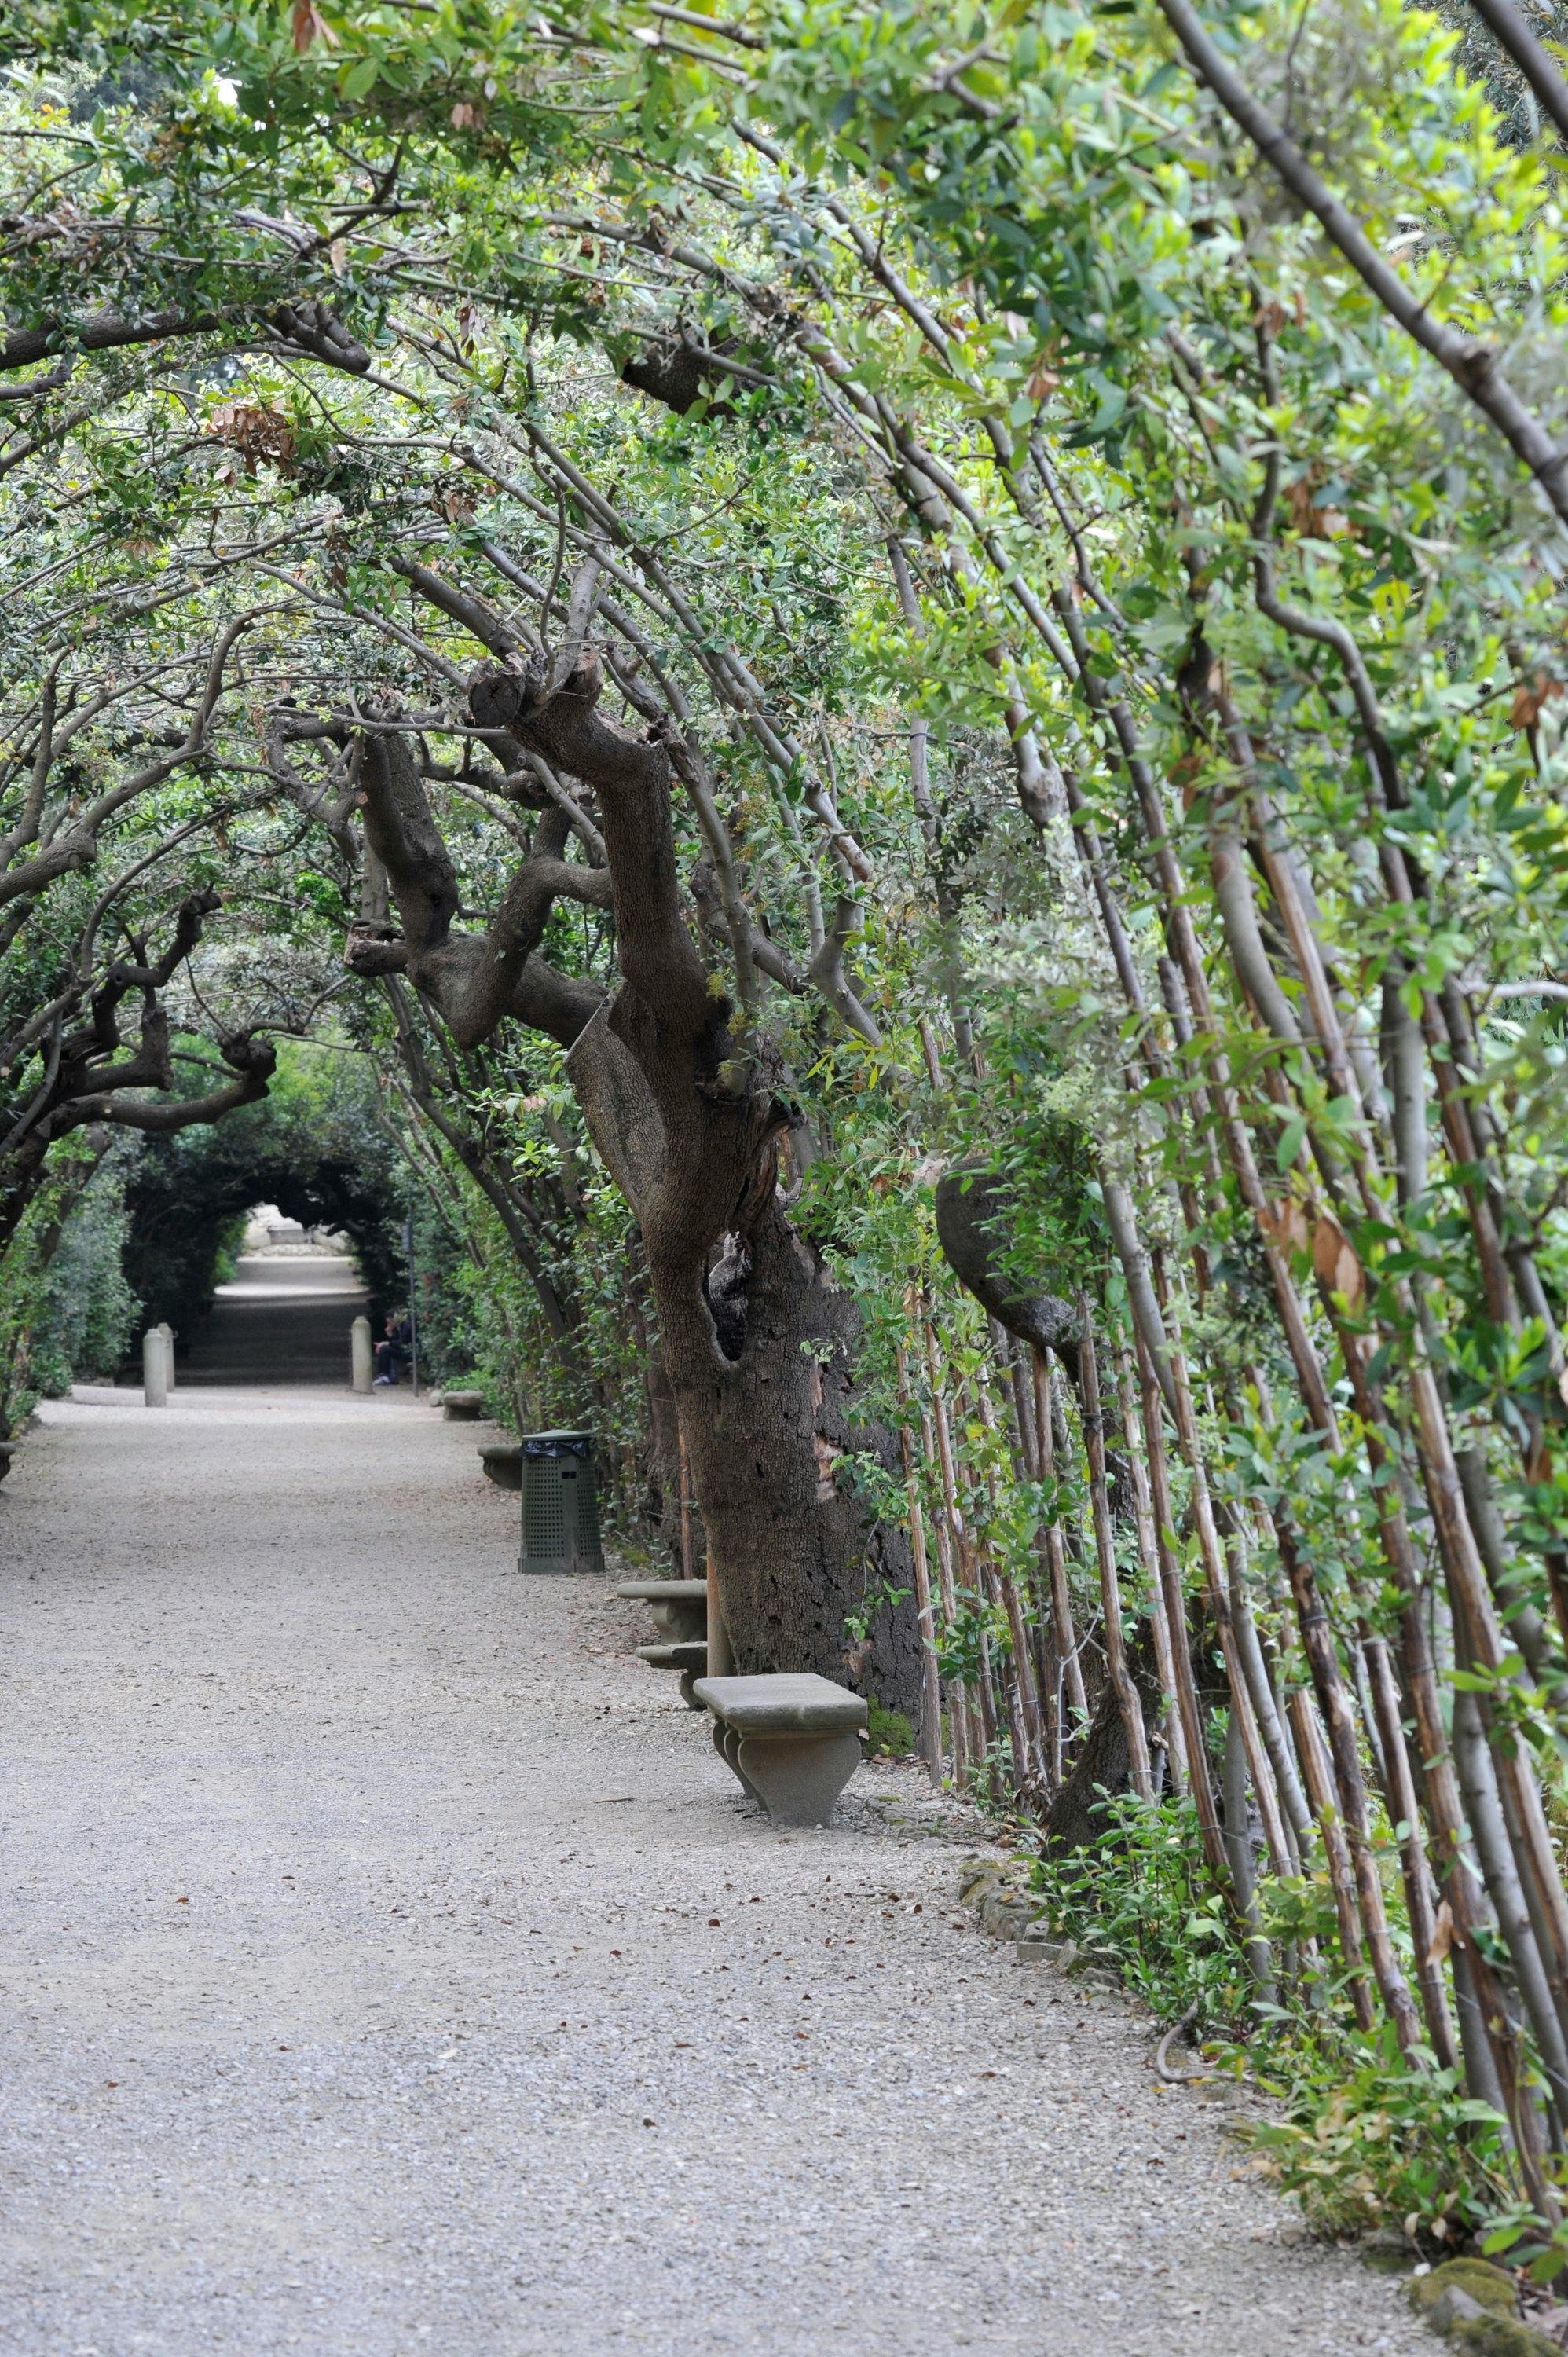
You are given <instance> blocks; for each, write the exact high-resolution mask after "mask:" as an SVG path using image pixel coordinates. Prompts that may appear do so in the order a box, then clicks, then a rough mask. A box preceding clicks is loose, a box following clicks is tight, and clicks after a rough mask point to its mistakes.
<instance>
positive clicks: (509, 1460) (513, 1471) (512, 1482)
mask: <svg viewBox="0 0 1568 2357" xmlns="http://www.w3.org/2000/svg"><path fill="white" fill-rule="evenodd" d="M479 1462H480V1464H481V1465H482V1466H483V1467H484V1469H485V1472H486V1474H487V1476H488V1477H489V1480H492V1481H493V1482H494V1483H495V1485H496V1488H497V1489H498V1490H521V1487H522V1443H521V1441H520V1440H493V1441H492V1442H491V1443H490V1445H489V1448H481V1449H480V1451H479Z"/></svg>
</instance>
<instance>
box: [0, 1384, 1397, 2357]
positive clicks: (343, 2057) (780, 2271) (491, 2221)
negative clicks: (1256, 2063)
mask: <svg viewBox="0 0 1568 2357" xmlns="http://www.w3.org/2000/svg"><path fill="white" fill-rule="evenodd" d="M45 1414H46V1428H45V1429H44V1430H43V1431H42V1432H41V1433H38V1434H35V1435H34V1436H33V1437H31V1438H30V1439H29V1440H28V1442H27V1447H26V1449H25V1451H24V1452H23V1461H22V1462H21V1463H20V1465H19V1469H18V1470H17V1471H16V1473H15V1474H14V1475H13V1476H12V1478H11V1480H9V1481H8V1482H7V1483H6V1484H5V1488H4V1490H0V1560H3V1568H0V1674H3V1675H4V1681H5V1683H4V1700H3V1706H0V1745H3V1749H4V1767H3V1773H4V1779H5V1781H4V1786H3V1789H4V1792H5V1806H4V1812H3V1816H0V1827H3V1830H0V1886H3V1896H0V2186H3V2188H4V2197H3V2203H0V2208H3V2220H4V2222H3V2226H0V2349H4V2351H5V2352H6V2357H45V2352H47V2357H125V2352H131V2351H139V2350H148V2351H153V2352H157V2357H186V2352H205V2351H209V2350H227V2351H233V2352H242V2357H266V2352H273V2351H282V2350H302V2351H306V2352H322V2353H323V2357H326V2352H330V2357H392V2352H398V2357H402V2352H420V2351H424V2350H429V2351H432V2352H441V2357H523V2352H529V2357H532V2352H540V2357H543V2352H549V2353H550V2357H602V2352H612V2351H630V2352H682V2357H685V2353H686V2352H715V2357H716V2352H761V2351H764V2350H766V2351H768V2352H783V2357H806V2352H813V2357H815V2352H822V2351H823V2350H824V2349H827V2348H829V2347H831V2346H832V2345H834V2344H836V2343H837V2342H838V2341H840V2340H841V2338H842V2341H843V2346H844V2348H845V2349H846V2350H847V2351H849V2352H854V2357H907V2352H918V2357H946V2352H950V2351H952V2350H957V2349H965V2348H973V2349H976V2350H983V2351H1013V2350H1017V2351H1028V2352H1033V2357H1089V2352H1093V2357H1108V2352H1109V2353H1110V2357H1233V2352H1240V2351H1241V2350H1246V2351H1247V2352H1251V2357H1285V2352H1291V2357H1345V2352H1348V2351H1353V2350H1358V2349H1375V2350H1383V2351H1388V2352H1395V2357H1430V2352H1431V2351H1432V2350H1433V2349H1434V2346H1435V2344H1434V2342H1432V2341H1430V2340H1429V2339H1428V2338H1427V2336H1426V2335H1425V2333H1424V2331H1423V2330H1420V2329H1419V2328H1417V2327H1416V2326H1414V2325H1413V2324H1412V2322H1411V2320H1410V2319H1409V2318H1408V2316H1407V2314H1406V2313H1405V2311H1404V2310H1403V2309H1402V2305H1401V2302H1400V2299H1399V2297H1398V2290H1397V2287H1395V2286H1393V2285H1391V2284H1389V2283H1387V2282H1386V2281H1383V2280H1380V2279H1379V2278H1378V2277H1376V2276H1371V2275H1369V2274H1368V2273H1367V2272H1366V2271H1365V2270H1364V2269H1363V2268H1362V2267H1361V2266H1359V2264H1358V2263H1357V2262H1356V2261H1355V2260H1354V2259H1353V2258H1352V2257H1351V2256H1349V2255H1344V2254H1340V2253H1337V2252H1331V2251H1324V2250H1320V2249H1318V2248H1316V2247H1314V2246H1311V2245H1305V2244H1302V2243H1301V2242H1300V2240H1299V2239H1298V2234H1297V2230H1296V2229H1295V2227H1294V2224H1293V2222H1292V2218H1291V2215H1290V2212H1288V2211H1287V2210H1286V2208H1285V2207H1284V2206H1283V2204H1282V2203H1280V2202H1278V2201H1275V2200H1274V2199H1273V2197H1271V2196H1270V2195H1269V2194H1268V2193H1267V2192H1266V2191H1265V2190H1262V2188H1260V2187H1259V2186H1258V2185H1257V2184H1256V2183H1255V2181H1253V2180H1252V2179H1251V2178H1250V2177H1249V2176H1247V2175H1246V2174H1245V2173H1244V2172H1243V2173H1241V2174H1240V2175H1238V2173H1237V2169H1238V2163H1237V2156H1236V2153H1235V2150H1234V2147H1232V2146H1230V2145H1229V2144H1228V2143H1227V2142H1226V2141H1225V2140H1224V2138H1223V2137H1222V2136H1221V2135H1220V2133H1219V2123H1218V2121H1217V2120H1216V2118H1215V2116H1214V2114H1213V2108H1212V2106H1211V2105H1208V2104H1205V2103H1204V2102H1202V2101H1201V2100H1199V2099H1198V2098H1197V2097H1196V2096H1194V2095H1192V2094H1189V2093H1183V2092H1173V2091H1168V2090H1162V2089H1160V2088H1158V2087H1157V2086H1156V2085H1155V2083H1154V2080H1153V2074H1152V2071H1151V2068H1150V2050H1151V2041H1150V2040H1149V2038H1148V2036H1147V2032H1146V2028H1145V2026H1144V2024H1143V2023H1141V2022H1139V2021H1137V2020H1136V2019H1134V2018H1133V2017H1132V2016H1131V2015H1129V2014H1128V2013H1126V2012H1124V2011H1123V2010H1122V2008H1121V2007H1120V2006H1119V2004H1118V2003H1117V2002H1116V2001H1115V2000H1114V1999H1109V1998H1097V1997H1094V1996H1089V1995H1087V1994H1085V1993H1084V1992H1082V1991H1081V1990H1080V1989H1079V1988H1078V1987H1077V1986H1073V1985H1071V1984H1069V1983H1067V1982H1065V1981H1061V1980H1058V1979H1057V1978H1055V1977H1054V1976H1053V1975H1051V1974H1049V1973H1048V1972H1047V1971H1045V1970H1043V1969H1040V1968H1029V1969H1027V1970H1024V1969H1020V1968H1018V1967H1017V1966H1015V1964H1014V1963H1013V1962H1012V1959H1011V1955H1010V1952H1009V1951H1007V1950H1006V1949H1004V1948H1002V1947H999V1946H998V1945H996V1944H995V1943H992V1942H990V1941H987V1940H985V1939H983V1938H982V1937H981V1936H980V1935H979V1934H978V1933H977V1932H975V1931H974V1930H973V1929H972V1927H971V1926H970V1924H969V1921H968V1919H967V1918H966V1917H964V1916H962V1915H961V1912H960V1910H958V1908H957V1906H956V1904H955V1893H956V1889H957V1886H958V1878H959V1874H958V1869H959V1857H960V1854H959V1852H958V1851H957V1850H956V1849H955V1848H954V1847H953V1846H950V1844H948V1843H946V1842H944V1841H941V1840H939V1839H933V1838H931V1837H930V1836H929V1835H926V1834H923V1833H919V1832H916V1831H912V1830H910V1828H909V1826H908V1824H905V1825H904V1826H902V1827H900V1826H899V1825H898V1824H897V1822H890V1821H889V1818H888V1816H887V1815H886V1814H885V1813H884V1812H883V1808H882V1806H881V1805H879V1796H886V1795H889V1794H891V1795H894V1796H895V1797H897V1796H899V1795H902V1797H903V1798H904V1800H905V1801H906V1803H908V1801H909V1800H910V1799H912V1798H913V1796H914V1791H915V1788H914V1786H913V1785H912V1783H910V1782H908V1781H905V1780H904V1779H903V1778H902V1775H901V1773H900V1772H899V1771H894V1770H886V1769H884V1768H878V1767H870V1768H864V1769H862V1770H860V1771H859V1773H858V1775H857V1776H856V1779H855V1782H854V1787H852V1794H851V1797H850V1799H849V1801H848V1803H846V1807H845V1812H844V1818H843V1823H842V1824H840V1825H838V1826H835V1827H834V1828H833V1829H832V1831H830V1832H828V1833H824V1834H806V1835H800V1834H797V1835H781V1834H776V1833H773V1832H771V1831H769V1830H768V1828H767V1827H766V1826H764V1825H763V1824H759V1823H757V1821H755V1820H754V1819H753V1818H752V1817H751V1816H750V1815H749V1814H748V1813H746V1810H745V1808H744V1806H743V1805H742V1803H741V1801H740V1797H739V1793H738V1791H737V1788H736V1786H735V1784H734V1783H733V1782H732V1781H731V1779H730V1778H729V1776H728V1773H727V1771H726V1770H725V1769H724V1768H723V1767H722V1766H721V1764H720V1763H719V1761H718V1760H716V1759H715V1758H714V1754H713V1752H712V1750H711V1749H710V1747H709V1745H708V1741H707V1737H706V1734H705V1731H704V1727H703V1722H702V1721H701V1720H699V1719H697V1718H695V1717H692V1716H690V1715H689V1714H688V1713H686V1712H685V1711H683V1710H682V1708H681V1707H680V1706H679V1704H678V1702H677V1701H676V1699H675V1697H674V1695H673V1690H672V1684H671V1682H670V1681H667V1680H664V1679H661V1678H659V1677H656V1676H655V1675H653V1674H651V1673H650V1672H648V1671H647V1670H645V1669H643V1668H642V1666H641V1665H640V1664H639V1663H637V1662H636V1661H635V1660H632V1659H630V1658H628V1654H629V1649H630V1646H631V1645H632V1643H633V1642H635V1641H637V1639H638V1637H639V1635H641V1634H643V1633H646V1632H645V1631H642V1630H641V1629H640V1628H639V1626H638V1624H637V1622H636V1619H635V1616H634V1614H633V1613H632V1612H631V1611H630V1610H629V1609H628V1608H626V1607H624V1606H622V1605H621V1604H619V1603H618V1601H617V1599H616V1598H615V1597H614V1594H613V1592H612V1588H611V1585H610V1583H609V1581H607V1580H606V1581H599V1580H578V1581H575V1582H574V1581H567V1580H559V1579H530V1580H527V1581H523V1580H521V1579H520V1578H519V1577H518V1576H517V1574H516V1572H515V1569H514V1567H513V1566H514V1564H515V1552H516V1535H515V1515H516V1501H515V1500H513V1499H509V1498H508V1497H506V1496H505V1495H504V1494H503V1493H501V1492H499V1491H496V1490H493V1489H490V1488H489V1487H488V1486H487V1485H486V1483H485V1482H484V1481H483V1480H482V1479H481V1478H480V1477H479V1475H478V1468H477V1464H476V1459H475V1456H474V1447H475V1440H476V1437H478V1438H480V1439H482V1438H484V1437H487V1436H486V1435H485V1434H484V1433H483V1432H482V1431H481V1432H480V1433H479V1434H478V1435H477V1436H476V1434H475V1432H474V1430H473V1428H472V1427H468V1426H446V1425H443V1424H441V1423H440V1422H439V1421H438V1420H437V1419H436V1418H435V1416H434V1415H432V1414H431V1413H430V1412H429V1411H428V1410H425V1409H421V1408H415V1407H414V1406H413V1405H412V1404H411V1403H410V1402H409V1400H408V1398H407V1395H406V1394H391V1395H388V1394H380V1395H378V1396H377V1397H375V1398H374V1399H371V1400H354V1399H351V1398H349V1396H347V1395H339V1394H331V1393H327V1392H323V1391H317V1392H310V1391H294V1392H286V1391H274V1392H265V1391H249V1392H239V1391H225V1390H222V1389H207V1390H203V1391H200V1392H199V1393H179V1394H176V1398H175V1401H174V1403H173V1404H172V1405H170V1407H169V1408H168V1409H167V1410H166V1411H164V1412H162V1413H158V1412H156V1411H148V1410H146V1409H144V1408H143V1407H142V1406H141V1405H140V1404H139V1394H128V1393H118V1394H116V1393H111V1392H98V1393H82V1394H79V1395H78V1397H77V1398H76V1399H75V1400H74V1401H71V1402H70V1403H62V1404H60V1405H56V1406H53V1407H51V1408H49V1409H48V1410H46V1412H45ZM895 1817H896V1812H895Z"/></svg>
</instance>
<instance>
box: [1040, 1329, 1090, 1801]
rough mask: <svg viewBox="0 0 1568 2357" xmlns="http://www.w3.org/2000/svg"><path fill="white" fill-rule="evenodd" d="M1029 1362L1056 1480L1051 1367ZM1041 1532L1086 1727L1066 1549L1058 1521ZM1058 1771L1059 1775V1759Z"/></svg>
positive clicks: (1046, 1460)
mask: <svg viewBox="0 0 1568 2357" xmlns="http://www.w3.org/2000/svg"><path fill="white" fill-rule="evenodd" d="M1030 1361H1031V1365H1030V1372H1031V1375H1032V1378H1033V1384H1034V1394H1035V1453H1036V1457H1037V1458H1038V1459H1039V1464H1040V1479H1041V1480H1042V1481H1051V1480H1055V1479H1056V1469H1057V1463H1056V1444H1055V1441H1054V1439H1053V1438H1052V1435H1051V1395H1050V1382H1051V1376H1050V1369H1049V1367H1048V1366H1047V1362H1046V1361H1045V1359H1044V1358H1043V1357H1042V1356H1041V1354H1040V1352H1039V1351H1032V1352H1031V1354H1030ZM1041 1535H1042V1540H1043V1544H1044V1546H1045V1553H1046V1573H1047V1578H1048V1579H1049V1581H1050V1590H1051V1624H1052V1629H1053V1632H1054V1634H1055V1637H1056V1645H1057V1656H1058V1661H1059V1662H1060V1663H1061V1670H1062V1676H1063V1678H1064V1680H1065V1682H1066V1685H1067V1691H1068V1696H1069V1700H1070V1702H1071V1704H1072V1706H1073V1709H1074V1710H1075V1711H1076V1712H1077V1713H1078V1717H1079V1725H1080V1726H1085V1727H1087V1726H1088V1724H1089V1696H1088V1695H1087V1694H1086V1693H1085V1691H1084V1684H1083V1671H1082V1668H1081V1667H1080V1665H1079V1658H1078V1640H1077V1638H1076V1637H1075V1636H1074V1634H1073V1626H1072V1597H1071V1593H1070V1591H1069V1587H1068V1580H1067V1550H1066V1548H1065V1546H1064V1545H1063V1543H1062V1529H1061V1524H1060V1523H1059V1522H1058V1521H1057V1520H1056V1519H1055V1517H1053V1518H1052V1520H1051V1521H1049V1522H1048V1523H1047V1524H1046V1525H1045V1528H1044V1531H1043V1532H1042V1534H1041ZM1058 1717H1059V1713H1058ZM1059 1774H1060V1767H1059V1761H1058V1777H1059Z"/></svg>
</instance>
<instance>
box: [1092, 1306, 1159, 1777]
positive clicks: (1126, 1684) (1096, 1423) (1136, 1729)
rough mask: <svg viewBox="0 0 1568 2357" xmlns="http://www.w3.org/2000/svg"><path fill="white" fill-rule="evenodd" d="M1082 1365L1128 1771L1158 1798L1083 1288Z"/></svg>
mask: <svg viewBox="0 0 1568 2357" xmlns="http://www.w3.org/2000/svg"><path fill="white" fill-rule="evenodd" d="M1078 1316H1079V1369H1080V1371H1081V1372H1080V1392H1081V1398H1082V1405H1081V1409H1080V1411H1079V1412H1080V1415H1081V1419H1082V1424H1083V1440H1084V1448H1085V1451H1086V1453H1087V1455H1088V1458H1089V1497H1090V1510H1091V1512H1092V1515H1093V1521H1094V1546H1095V1553H1096V1555H1097V1557H1098V1559H1099V1564H1100V1609H1101V1618H1102V1620H1103V1622H1104V1627H1105V1667H1106V1673H1107V1675H1108V1676H1109V1677H1110V1680H1111V1684H1112V1691H1113V1692H1114V1694H1115V1696H1116V1704H1117V1708H1118V1709H1119V1710H1120V1712H1121V1714H1122V1726H1123V1727H1124V1728H1125V1729H1126V1732H1127V1763H1128V1766H1127V1773H1128V1780H1129V1781H1130V1782H1131V1784H1132V1787H1133V1792H1135V1793H1136V1794H1137V1796H1138V1798H1139V1800H1141V1801H1152V1800H1153V1799H1154V1797H1155V1780H1154V1777H1153V1775H1152V1774H1151V1773H1150V1770H1149V1742H1148V1736H1147V1734H1146V1732H1145V1730H1144V1706H1143V1704H1142V1703H1141V1702H1140V1701H1139V1699H1138V1689H1137V1687H1136V1686H1135V1685H1134V1684H1133V1674H1132V1672H1131V1671H1130V1670H1129V1668H1128V1667H1127V1648H1126V1644H1125V1641H1124V1640H1123V1638H1122V1589H1121V1584H1120V1582H1119V1580H1118V1578H1117V1573H1116V1541H1115V1537H1114V1534H1113V1533H1112V1527H1111V1501H1110V1499H1109V1497H1108V1496H1107V1494H1106V1486H1105V1418H1104V1413H1103V1410H1102V1409H1101V1401H1100V1367H1099V1361H1098V1359H1097V1357H1096V1354H1095V1348H1094V1319H1093V1318H1092V1316H1091V1315H1090V1307H1089V1297H1088V1295H1087V1294H1085V1293H1083V1292H1081V1291H1080V1292H1079V1297H1078Z"/></svg>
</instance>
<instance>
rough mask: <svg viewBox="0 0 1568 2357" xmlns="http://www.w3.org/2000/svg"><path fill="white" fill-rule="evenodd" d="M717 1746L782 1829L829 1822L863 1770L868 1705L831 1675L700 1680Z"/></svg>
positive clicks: (698, 1689)
mask: <svg viewBox="0 0 1568 2357" xmlns="http://www.w3.org/2000/svg"><path fill="white" fill-rule="evenodd" d="M692 1691H693V1694H694V1695H696V1698H697V1700H698V1701H699V1702H700V1703H704V1704H705V1705H706V1706H707V1707H708V1709H709V1710H711V1711H712V1713H713V1715H714V1750H715V1751H717V1753H718V1754H719V1757H720V1758H721V1759H722V1760H725V1762H726V1764H727V1765H728V1766H729V1767H730V1768H731V1769H733V1770H734V1771H735V1773H736V1776H737V1777H738V1779H739V1780H740V1782H741V1783H742V1784H743V1785H744V1786H745V1788H746V1792H748V1793H749V1795H750V1797H751V1798H752V1799H753V1800H754V1801H756V1802H757V1804H758V1806H759V1807H761V1808H762V1809H764V1810H766V1812H767V1813H768V1816H770V1817H771V1818H772V1820H773V1822H774V1824H776V1825H825V1824H827V1822H828V1820H829V1819H830V1817H831V1816H832V1813H833V1806H834V1803H836V1801H837V1799H838V1796H839V1794H840V1793H841V1792H843V1788H844V1786H845V1785H846V1784H847V1783H848V1781H849V1780H850V1778H851V1777H852V1776H853V1775H854V1771H855V1770H856V1768H857V1767H858V1766H859V1765H860V1738H861V1736H862V1735H863V1734H864V1733H865V1729H866V1727H867V1725H868V1724H869V1721H868V1717H867V1713H866V1707H865V1702H864V1701H863V1700H862V1698H861V1696H860V1695H857V1694H851V1692H850V1690H849V1688H848V1687H847V1686H840V1685H835V1684H833V1682H832V1678H819V1677H817V1676H815V1675H814V1674H810V1673H808V1674H805V1675H794V1674H776V1675H774V1676H771V1677H760V1678H696V1679H694V1680H693V1686H692Z"/></svg>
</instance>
